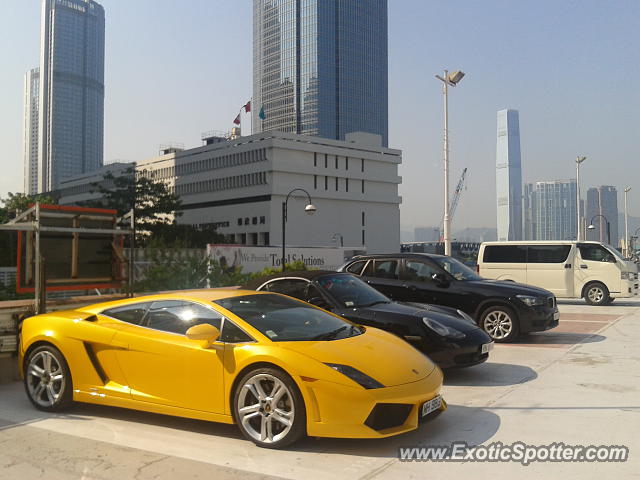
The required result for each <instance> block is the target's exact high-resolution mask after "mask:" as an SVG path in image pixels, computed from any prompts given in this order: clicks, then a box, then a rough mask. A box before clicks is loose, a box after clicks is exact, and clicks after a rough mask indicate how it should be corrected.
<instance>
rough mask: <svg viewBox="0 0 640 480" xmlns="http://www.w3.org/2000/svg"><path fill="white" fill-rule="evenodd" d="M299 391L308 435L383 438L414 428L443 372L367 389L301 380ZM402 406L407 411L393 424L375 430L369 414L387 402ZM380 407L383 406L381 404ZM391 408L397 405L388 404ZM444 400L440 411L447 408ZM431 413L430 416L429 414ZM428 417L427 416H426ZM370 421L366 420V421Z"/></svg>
mask: <svg viewBox="0 0 640 480" xmlns="http://www.w3.org/2000/svg"><path fill="white" fill-rule="evenodd" d="M302 387H303V388H302V391H303V392H302V393H303V396H304V398H305V405H306V410H307V434H308V435H310V436H316V437H335V438H384V437H390V436H393V435H398V434H400V433H404V432H408V431H411V430H414V429H416V428H417V427H418V425H419V423H420V421H421V420H422V417H421V415H420V410H421V407H422V405H423V404H424V403H425V402H426V401H428V400H431V399H433V398H434V397H436V396H437V395H439V393H440V388H441V387H442V371H441V370H440V369H439V368H437V367H436V368H435V369H434V370H433V371H432V372H431V373H430V374H429V375H428V376H427V377H425V378H423V379H421V380H418V381H416V382H412V383H407V384H404V385H397V386H394V387H385V388H377V389H370V390H366V389H364V388H361V387H346V386H343V385H339V384H336V383H333V382H327V381H324V380H314V381H304V380H303V381H302ZM390 404H391V405H395V406H399V405H405V406H406V412H405V413H403V414H402V415H400V416H399V417H398V421H397V422H396V423H397V424H396V425H392V426H388V427H386V428H381V429H375V428H373V427H370V426H367V423H369V424H371V420H370V415H372V412H373V411H374V408H376V406H377V405H378V406H379V407H378V409H380V408H386V406H387V405H390ZM380 406H382V407H380ZM389 408H391V409H392V410H397V408H394V407H389ZM446 408H447V406H446V403H445V402H444V400H443V401H442V406H441V407H440V409H439V410H440V411H443V410H446ZM431 416H433V415H431ZM428 418H430V416H427V419H428ZM368 420H369V421H368Z"/></svg>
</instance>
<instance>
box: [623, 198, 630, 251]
mask: <svg viewBox="0 0 640 480" xmlns="http://www.w3.org/2000/svg"><path fill="white" fill-rule="evenodd" d="M629 190H631V187H627V188H625V189H624V256H625V257H628V256H629V212H627V193H629Z"/></svg>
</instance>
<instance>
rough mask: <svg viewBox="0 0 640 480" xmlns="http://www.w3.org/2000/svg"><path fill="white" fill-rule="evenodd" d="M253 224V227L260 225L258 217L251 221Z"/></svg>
mask: <svg viewBox="0 0 640 480" xmlns="http://www.w3.org/2000/svg"><path fill="white" fill-rule="evenodd" d="M251 223H252V224H253V225H257V224H258V217H253V218H252V219H251Z"/></svg>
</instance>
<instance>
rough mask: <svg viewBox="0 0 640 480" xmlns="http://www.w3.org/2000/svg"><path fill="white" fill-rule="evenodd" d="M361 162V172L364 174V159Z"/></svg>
mask: <svg viewBox="0 0 640 480" xmlns="http://www.w3.org/2000/svg"><path fill="white" fill-rule="evenodd" d="M361 161H362V163H361V164H360V171H361V172H364V158H363V159H362V160H361Z"/></svg>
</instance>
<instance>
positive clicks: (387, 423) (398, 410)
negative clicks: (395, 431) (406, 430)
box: [364, 403, 413, 430]
mask: <svg viewBox="0 0 640 480" xmlns="http://www.w3.org/2000/svg"><path fill="white" fill-rule="evenodd" d="M412 407H413V405H407V404H404V403H378V404H377V405H376V406H375V407H373V409H372V410H371V413H370V414H369V416H368V417H367V420H366V421H365V422H364V424H365V425H366V426H367V427H369V428H373V429H374V430H386V429H387V428H393V427H399V426H401V425H403V424H404V422H406V421H407V417H408V416H409V413H410V412H411V408H412Z"/></svg>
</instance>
